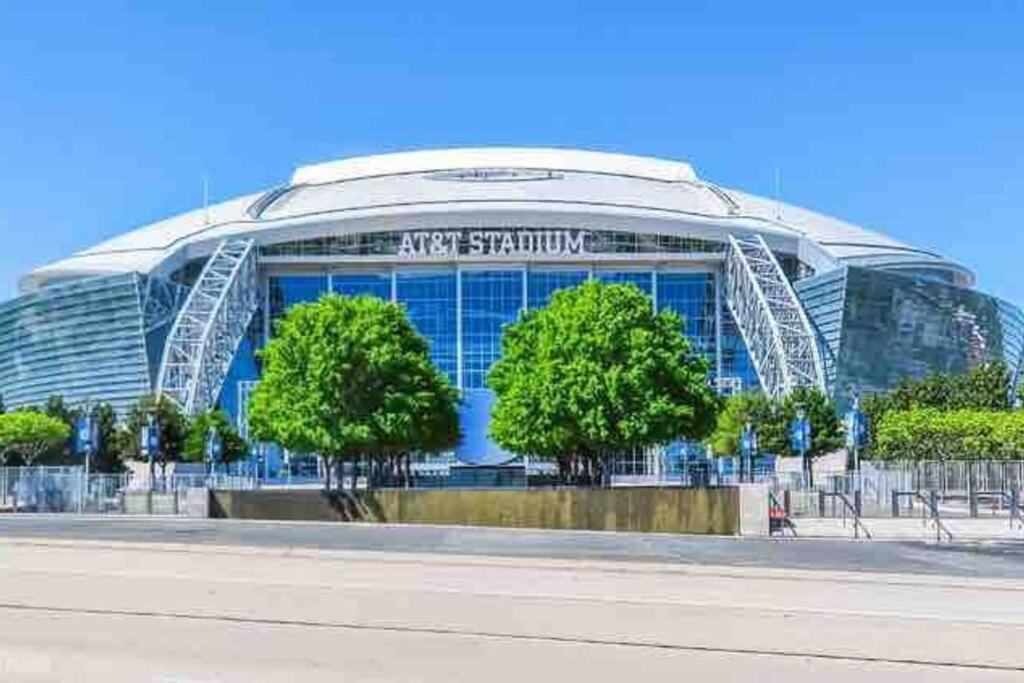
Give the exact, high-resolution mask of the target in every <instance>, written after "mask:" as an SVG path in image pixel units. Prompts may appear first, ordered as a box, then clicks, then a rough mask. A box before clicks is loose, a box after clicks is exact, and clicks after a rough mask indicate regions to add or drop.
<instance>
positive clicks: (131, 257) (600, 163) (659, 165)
mask: <svg viewBox="0 0 1024 683" xmlns="http://www.w3.org/2000/svg"><path fill="white" fill-rule="evenodd" d="M446 225H447V226H448V227H468V226H476V225H479V226H481V227H489V226H517V227H560V226H571V225H579V226H587V227H601V228H604V229H612V230H622V229H634V230H637V231H640V232H666V233H669V234H683V235H692V236H695V237H701V238H705V239H716V238H717V239H724V237H725V235H726V234H729V233H749V232H759V233H761V234H762V235H764V236H765V239H766V240H768V241H769V243H770V244H772V246H773V248H777V249H780V250H783V251H789V252H791V253H798V254H800V255H801V257H802V258H804V257H806V260H809V261H811V262H813V265H815V267H816V268H818V269H821V267H822V266H823V265H825V266H827V265H828V264H829V263H831V264H835V265H838V264H840V263H852V264H857V265H866V266H871V267H881V268H915V269H920V268H930V269H935V270H938V271H945V272H949V273H950V274H952V275H953V277H954V279H955V280H956V281H957V282H959V283H961V284H968V285H969V284H973V275H972V274H971V273H970V271H968V270H967V269H965V268H963V267H962V266H960V265H958V264H956V263H953V262H951V261H949V260H947V259H945V258H943V257H942V256H940V255H939V254H936V253H934V252H931V251H928V250H924V249H918V248H915V247H912V246H910V245H907V244H904V243H902V242H900V241H898V240H895V239H892V238H891V237H888V236H885V235H882V234H879V233H876V232H872V231H869V230H865V229H863V228H860V227H858V226H856V225H852V224H850V223H846V222H843V221H840V220H837V219H834V218H831V217H828V216H825V215H822V214H819V213H815V212H813V211H809V210H807V209H803V208H799V207H796V206H792V205H788V204H783V203H780V202H777V201H775V200H772V199H766V198H763V197H757V196H754V195H750V194H746V193H743V192H739V191H736V190H731V189H726V188H721V187H718V186H716V185H714V184H712V183H710V182H708V181H705V180H702V179H700V178H699V177H698V176H697V174H696V173H695V172H694V170H693V168H692V167H691V166H690V165H689V164H686V163H683V162H679V161H670V160H664V159H652V158H647V157H638V156H630V155H625V154H608V153H604V152H592V151H582V150H568V149H542V148H511V147H486V148H464V149H442V150H424V151H415V152H400V153H394V154H381V155H374V156H365V157H354V158H350V159H343V160H340V161H331V162H326V163H322V164H315V165H311V166H304V167H301V168H299V169H297V170H296V171H295V173H294V175H293V176H292V180H291V182H290V183H289V184H288V185H287V186H285V187H280V188H274V189H271V190H268V191H265V192H260V193H256V194H252V195H247V196H244V197H239V198H236V199H232V200H230V201H226V202H223V203H220V204H216V205H213V206H210V207H208V208H199V209H196V210H193V211H189V212H187V213H184V214H181V215H178V216H174V217H172V218H168V219H166V220H163V221H160V222H158V223H154V224H152V225H147V226H144V227H141V228H138V229H136V230H133V231H131V232H128V233H125V234H124V235H121V236H118V237H115V238H113V239H111V240H108V241H106V242H103V243H102V244H99V245H96V246H94V247H92V248H90V249H86V250H84V251H82V252H79V253H77V254H75V255H73V256H71V257H69V258H67V259H64V260H61V261H58V262H56V263H52V264H49V265H46V266H43V267H41V268H38V269H36V270H33V271H31V272H30V273H28V274H26V275H25V276H24V277H23V278H22V280H21V288H22V290H23V291H31V290H34V289H37V288H38V287H41V286H45V285H47V284H49V283H53V282H60V281H65V280H68V279H75V278H80V277H87V276H91V275H103V274H112V273H122V272H131V271H137V272H141V273H151V272H158V273H165V274H166V273H169V272H171V271H172V270H174V269H175V268H178V267H180V266H181V265H183V264H184V263H186V262H188V261H189V260H191V259H193V258H199V257H202V256H205V255H207V254H209V253H210V252H211V251H212V250H213V249H214V248H215V246H216V244H217V243H218V242H219V241H220V240H222V239H223V238H225V237H228V236H233V235H242V234H244V235H248V236H251V237H253V238H254V239H256V240H257V241H258V242H259V243H261V244H269V243H273V242H280V241H288V240H295V239H303V238H307V237H314V236H318V235H323V234H332V233H339V232H346V233H347V232H363V231H376V230H400V229H403V228H416V227H424V228H439V227H444V226H446Z"/></svg>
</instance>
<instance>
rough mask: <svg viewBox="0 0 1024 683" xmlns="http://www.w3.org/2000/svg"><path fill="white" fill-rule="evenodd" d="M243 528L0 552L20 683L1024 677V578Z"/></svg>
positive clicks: (33, 542) (3, 634)
mask: <svg viewBox="0 0 1024 683" xmlns="http://www.w3.org/2000/svg"><path fill="white" fill-rule="evenodd" d="M18 523H21V524H23V522H18ZM92 523H93V524H94V525H98V526H100V527H104V528H107V529H108V530H109V529H111V528H118V529H120V530H121V531H120V533H121V534H122V535H127V536H131V535H132V534H135V535H146V533H148V534H149V535H150V536H151V537H152V536H154V535H165V534H166V533H167V532H168V530H171V529H173V527H174V526H175V525H174V523H170V522H166V521H164V522H162V523H160V524H154V525H151V526H149V527H146V526H138V524H141V522H140V521H135V522H133V523H132V525H118V523H109V522H108V523H106V524H104V523H103V522H99V523H98V522H92ZM7 524H8V525H13V524H15V523H12V522H7ZM151 524H152V523H151ZM133 525H136V526H133ZM239 526H243V525H237V524H235V525H232V524H226V523H220V524H217V525H214V526H213V527H207V528H212V529H215V530H217V531H216V533H214V532H210V533H207V534H204V535H203V537H204V539H205V541H204V542H203V543H199V544H183V543H153V542H149V543H141V542H123V540H124V539H123V538H122V539H121V541H119V542H115V541H112V540H109V539H108V540H99V541H97V540H74V539H68V538H65V539H52V538H50V539H46V538H43V537H32V538H30V537H23V538H10V537H8V538H4V539H0V680H3V681H4V683H7V682H8V681H15V682H20V681H31V682H39V681H74V682H75V683H80V682H83V681H85V682H88V681H102V682H103V683H118V682H120V681H159V682H161V683H170V682H175V683H185V682H192V681H203V682H212V681H239V682H242V681H244V682H246V683H248V682H250V681H260V682H261V683H263V682H276V681H281V682H282V683H283V682H285V681H287V682H289V683H290V682H292V681H303V682H304V683H315V682H317V681H338V680H353V681H427V682H432V681H437V682H439V683H440V682H442V681H443V682H445V683H448V682H449V681H452V680H460V681H461V680H481V681H484V680H485V681H488V683H502V682H505V681H508V682H510V683H512V682H514V683H522V681H524V680H527V681H548V680H564V681H575V680H585V681H591V682H598V681H615V682H616V683H619V682H621V681H623V680H644V681H649V680H665V681H679V680H681V679H690V678H693V679H695V680H705V679H710V680H723V681H731V680H769V681H774V680H784V681H787V683H820V682H821V681H822V680H828V681H829V682H830V683H841V682H843V681H870V682H871V683H887V682H889V681H919V680H927V681H934V682H936V683H945V682H948V683H954V682H955V683H961V682H963V681H1012V680H1021V679H1022V678H1024V650H1022V649H1021V648H1020V643H1021V642H1024V581H1022V580H1020V579H1017V580H1007V579H989V578H986V579H978V578H963V577H961V578H957V577H948V576H925V575H923V574H921V573H919V572H914V573H896V574H893V573H884V574H883V573H873V572H849V571H843V572H838V571H824V570H817V569H816V570H805V569H779V568H769V567H762V566H759V567H753V568H751V567H736V566H715V565H707V564H684V563H682V562H676V563H672V564H669V563H665V562H640V561H635V560H632V561H628V562H622V561H607V560H594V559H572V560H557V559H545V558H539V557H530V558H523V557H508V556H505V557H498V556H479V555H477V556H472V557H471V556H467V555H461V554H455V553H451V552H447V553H436V552H430V553H408V552H396V551H390V552H367V551H361V550H351V549H345V550H323V549H314V548H311V547H307V548H298V547H294V546H288V547H284V546H282V545H280V541H279V539H278V540H277V542H276V543H270V541H274V540H275V539H273V538H266V539H265V542H264V545H260V546H255V547H254V546H252V545H232V544H228V545H223V544H221V545H212V544H211V543H213V542H214V541H218V542H223V540H224V537H225V536H227V537H229V538H230V537H234V538H236V539H237V535H236V534H240V533H247V532H245V531H232V532H231V533H230V534H228V533H227V532H224V531H223V529H226V528H229V527H231V528H234V527H239ZM267 526H272V525H258V526H256V527H254V528H255V529H264V528H265V527H267ZM9 528H10V527H8V529H9ZM179 528H181V529H185V528H188V527H187V525H184V524H182V525H179ZM252 528H253V527H250V529H252ZM279 528H280V530H281V532H283V533H286V532H288V531H294V529H293V528H292V527H291V526H290V525H289V526H281V527H279ZM21 529H22V530H23V531H27V527H21ZM36 529H37V531H38V530H39V529H40V527H39V526H36ZM133 529H134V531H133ZM147 529H148V531H147ZM155 530H159V531H155ZM337 531H338V530H337V529H333V530H332V529H330V528H326V529H324V530H323V531H321V532H319V533H320V534H330V533H332V532H334V533H337ZM396 531H405V530H389V529H382V530H379V533H380V534H382V535H383V536H374V537H372V538H374V539H375V541H374V542H375V543H382V542H385V541H387V540H388V539H389V538H390V539H394V538H398V535H397V534H396V533H395V532H396ZM416 531H418V532H419V533H418V534H415V535H414V536H413V538H417V539H418V542H421V543H424V542H426V540H427V536H428V535H429V533H428V532H429V531H430V530H423V529H420V530H416ZM144 532H145V533H144ZM248 533H254V534H255V532H253V531H251V530H250V531H249V532H248ZM274 533H278V532H274ZM389 533H390V534H392V535H390V536H388V534H389ZM434 533H435V535H434V536H433V538H435V539H439V538H441V536H438V535H436V534H437V532H436V531H435V532H434ZM501 533H503V534H504V535H505V536H506V538H510V539H511V538H514V537H515V536H516V534H509V533H507V532H501ZM82 534H83V532H81V531H79V532H78V535H82ZM218 534H221V537H220V538H217V535H218ZM556 536H558V537H559V538H561V539H562V541H563V542H565V541H566V540H567V538H566V537H565V536H564V535H556ZM172 537H173V536H172ZM315 537H316V535H315V534H314V537H313V538H315ZM186 538H187V536H186ZM480 538H482V537H480V536H476V535H472V534H471V535H469V536H463V537H461V538H460V539H459V540H458V541H457V542H456V543H457V544H462V543H468V542H472V541H473V540H475V539H480ZM573 538H575V536H574V537H573ZM333 539H334V542H339V540H344V539H339V537H337V536H334V537H333ZM149 540H150V541H152V540H153V539H152V538H150V539H149ZM176 540H178V541H180V540H183V539H182V538H177V539H176ZM348 540H349V541H351V539H348ZM706 540H707V539H706ZM711 540H712V541H713V542H718V541H717V540H715V539H711ZM321 542H322V541H321ZM364 542H365V541H364ZM452 543H453V541H452V540H451V539H450V538H449V539H447V540H446V541H445V544H446V545H449V546H450V545H451V544H452ZM490 543H491V544H494V543H495V542H494V541H493V540H492V541H490ZM349 545H351V543H350V544H349ZM570 545H571V544H570ZM735 545H744V546H746V544H739V543H737V544H735ZM791 545H794V546H796V545H804V544H791ZM764 547H767V546H764ZM807 547H809V548H812V547H815V546H809V545H808V546H807ZM816 547H817V548H818V551H819V552H824V551H827V548H825V547H824V546H816ZM831 547H833V548H835V547H850V546H848V545H843V546H838V545H833V546H831ZM858 547H860V550H861V552H864V551H867V550H869V549H870V548H871V546H867V545H863V546H858ZM535 549H536V550H540V548H535Z"/></svg>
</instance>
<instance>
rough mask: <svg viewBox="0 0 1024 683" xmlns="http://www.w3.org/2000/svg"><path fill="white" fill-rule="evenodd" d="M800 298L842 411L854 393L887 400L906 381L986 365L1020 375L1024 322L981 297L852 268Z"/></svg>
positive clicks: (811, 286)
mask: <svg viewBox="0 0 1024 683" xmlns="http://www.w3.org/2000/svg"><path fill="white" fill-rule="evenodd" d="M798 292H799V295H800V297H801V300H803V301H805V302H806V303H805V308H806V310H807V312H808V317H809V318H810V319H811V321H812V323H813V324H814V325H815V326H816V327H817V328H818V331H819V334H820V335H821V336H822V337H823V338H824V339H826V341H827V343H828V344H829V347H830V349H831V350H832V353H833V354H834V356H835V369H834V377H835V386H834V389H833V393H834V395H835V397H836V399H837V400H838V401H839V403H840V404H841V405H844V404H846V403H847V402H848V401H849V400H850V397H851V395H852V393H853V392H854V391H855V390H859V391H861V392H863V393H866V394H870V393H876V392H882V391H885V390H887V389H889V388H891V387H893V386H895V385H896V384H897V383H899V381H900V380H901V379H903V378H904V377H922V376H924V375H926V374H928V373H930V372H948V373H962V372H965V371H966V370H968V369H969V368H971V367H973V366H975V365H977V364H979V363H983V362H986V361H994V360H1002V361H1004V362H1006V363H1007V365H1008V366H1009V367H1010V368H1011V371H1015V372H1016V373H1018V374H1019V372H1020V362H1021V353H1022V350H1024V314H1022V313H1021V311H1020V310H1019V309H1017V308H1015V307H1013V306H1010V305H1009V304H1006V303H1005V302H1002V301H1000V300H998V299H995V298H993V297H990V296H986V295H984V294H982V293H980V292H977V291H974V290H970V289H964V288H962V287H956V286H953V285H948V284H944V283H941V282H937V281H935V280H933V279H924V278H911V277H907V276H905V275H898V274H895V273H887V272H883V271H878V270H870V269H867V268H858V267H852V266H851V267H846V268H844V269H842V270H841V271H838V272H837V273H826V274H823V275H821V276H818V277H816V278H812V279H811V280H809V281H807V282H801V283H800V286H799V287H798ZM840 316H841V317H840Z"/></svg>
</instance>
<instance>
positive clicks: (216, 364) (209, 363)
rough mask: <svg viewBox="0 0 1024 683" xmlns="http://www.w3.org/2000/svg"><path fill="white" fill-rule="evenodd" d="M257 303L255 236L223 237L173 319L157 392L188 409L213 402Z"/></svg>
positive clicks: (193, 410)
mask: <svg viewBox="0 0 1024 683" xmlns="http://www.w3.org/2000/svg"><path fill="white" fill-rule="evenodd" d="M258 306H259V278H258V269H257V250H256V247H255V243H254V242H253V241H252V240H241V239H227V240H224V241H223V242H221V243H220V245H219V246H218V247H217V249H216V251H214V252H213V255H212V256H210V259H209V261H207V262H206V266H205V267H204V268H203V271H202V273H200V275H199V278H198V279H197V280H196V283H195V285H194V286H193V287H192V290H191V291H190V292H189V294H188V298H187V299H186V300H185V303H184V305H183V306H182V308H181V311H180V312H179V313H178V316H177V317H176V318H175V320H174V324H173V326H172V327H171V331H170V333H169V334H168V336H167V343H166V345H165V346H164V353H163V358H162V359H161V362H160V370H159V373H158V375H157V394H158V395H160V396H165V397H167V398H168V399H169V400H171V401H172V402H173V403H175V404H176V405H177V406H178V407H179V408H181V410H182V411H184V412H185V413H186V414H187V415H197V414H199V413H202V412H204V411H206V410H209V409H210V408H212V407H213V406H214V405H215V404H216V402H217V397H218V395H219V394H220V390H221V386H222V385H223V384H224V379H225V377H226V376H227V373H228V369H229V368H230V366H231V361H232V359H233V358H234V356H235V352H236V351H237V350H238V345H239V344H240V343H241V341H242V338H243V337H244V336H245V333H246V330H247V329H248V327H249V323H250V322H251V321H252V317H253V314H254V313H255V312H256V309H257V308H258Z"/></svg>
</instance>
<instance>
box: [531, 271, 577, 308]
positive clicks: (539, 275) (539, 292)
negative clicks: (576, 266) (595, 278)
mask: <svg viewBox="0 0 1024 683" xmlns="http://www.w3.org/2000/svg"><path fill="white" fill-rule="evenodd" d="M589 277H590V271H589V270H530V271H529V272H528V273H527V274H526V292H527V293H526V303H527V305H528V306H529V308H530V309H531V310H533V309H536V308H543V307H544V306H547V304H548V302H549V301H551V295H552V294H554V293H555V292H557V291H558V290H560V289H567V288H569V287H575V286H576V285H579V284H582V283H584V282H586V281H587V278H589Z"/></svg>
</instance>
